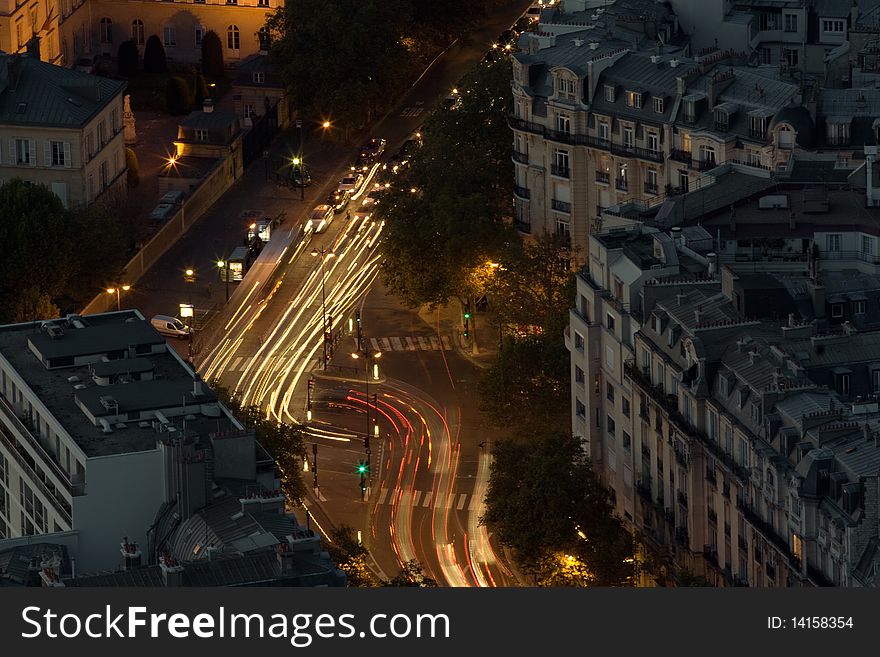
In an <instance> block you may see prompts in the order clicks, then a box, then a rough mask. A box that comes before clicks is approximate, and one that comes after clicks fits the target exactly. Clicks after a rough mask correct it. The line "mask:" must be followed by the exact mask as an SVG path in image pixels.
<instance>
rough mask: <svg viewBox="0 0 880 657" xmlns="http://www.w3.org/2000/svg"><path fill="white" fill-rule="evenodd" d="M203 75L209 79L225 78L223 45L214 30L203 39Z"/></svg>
mask: <svg viewBox="0 0 880 657" xmlns="http://www.w3.org/2000/svg"><path fill="white" fill-rule="evenodd" d="M202 73H204V74H205V75H207V76H208V77H209V78H222V77H223V43H222V42H221V41H220V37H219V36H218V35H217V33H216V32H215V31H214V30H208V31H207V32H205V36H203V37H202ZM197 91H198V90H197Z"/></svg>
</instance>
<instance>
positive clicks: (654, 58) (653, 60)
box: [651, 55, 660, 64]
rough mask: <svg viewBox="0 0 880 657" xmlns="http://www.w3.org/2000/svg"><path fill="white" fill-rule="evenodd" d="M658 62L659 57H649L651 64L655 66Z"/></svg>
mask: <svg viewBox="0 0 880 657" xmlns="http://www.w3.org/2000/svg"><path fill="white" fill-rule="evenodd" d="M659 61H660V55H651V63H652V64H657V63H658V62H659Z"/></svg>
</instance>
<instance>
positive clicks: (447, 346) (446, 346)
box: [440, 335, 452, 351]
mask: <svg viewBox="0 0 880 657" xmlns="http://www.w3.org/2000/svg"><path fill="white" fill-rule="evenodd" d="M440 339H441V340H443V348H444V349H445V350H446V351H452V342H451V341H450V340H449V336H446V335H444V336H443V337H442V338H440Z"/></svg>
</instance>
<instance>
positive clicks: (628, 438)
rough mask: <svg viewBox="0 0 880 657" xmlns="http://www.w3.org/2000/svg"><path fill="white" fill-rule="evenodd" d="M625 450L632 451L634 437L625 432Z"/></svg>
mask: <svg viewBox="0 0 880 657" xmlns="http://www.w3.org/2000/svg"><path fill="white" fill-rule="evenodd" d="M622 433H623V448H624V449H625V450H626V451H627V452H628V451H630V450H631V449H632V436H630V435H629V434H628V433H627V432H626V431H623V432H622Z"/></svg>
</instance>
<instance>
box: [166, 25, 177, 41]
mask: <svg viewBox="0 0 880 657" xmlns="http://www.w3.org/2000/svg"><path fill="white" fill-rule="evenodd" d="M164 35H165V41H164V43H165V45H166V46H176V45H177V31H176V30H175V29H174V26H173V25H166V26H165V30H164Z"/></svg>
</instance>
